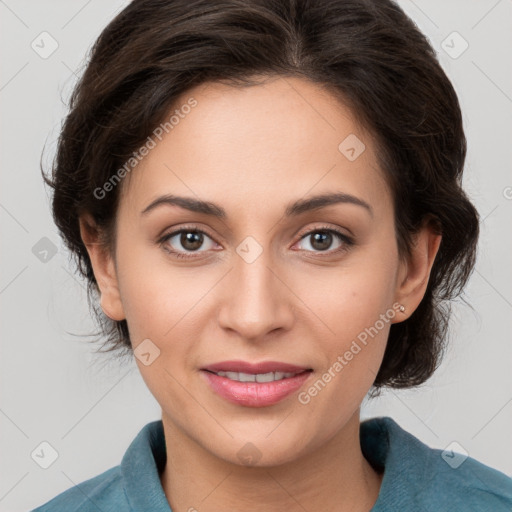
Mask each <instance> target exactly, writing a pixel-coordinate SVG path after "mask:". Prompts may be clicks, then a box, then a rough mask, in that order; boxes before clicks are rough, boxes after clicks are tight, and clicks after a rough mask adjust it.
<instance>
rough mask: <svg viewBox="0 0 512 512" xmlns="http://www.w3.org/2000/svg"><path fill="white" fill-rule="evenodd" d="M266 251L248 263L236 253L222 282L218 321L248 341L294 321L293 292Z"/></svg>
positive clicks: (289, 326) (256, 339) (284, 328)
mask: <svg viewBox="0 0 512 512" xmlns="http://www.w3.org/2000/svg"><path fill="white" fill-rule="evenodd" d="M268 253H269V251H268V250H266V251H263V252H262V253H261V254H260V255H259V256H258V257H257V258H256V259H255V261H252V262H248V261H250V260H248V261H246V260H245V259H244V258H243V257H239V256H238V255H236V256H235V258H234V266H233V269H232V270H231V272H229V274H228V276H226V281H225V283H224V287H225V289H224V294H223V297H224V300H223V301H222V304H221V308H220V311H219V319H218V320H219V324H220V326H221V327H222V328H223V329H226V330H230V331H234V332H236V333H237V334H238V335H239V336H240V337H241V338H243V339H246V340H249V341H258V340H262V339H263V338H265V336H266V335H267V334H269V333H271V332H273V331H277V330H279V329H282V330H283V331H286V330H289V329H290V328H291V326H292V324H293V321H294V313H293V311H294V307H293V298H294V294H293V293H292V291H291V290H290V289H289V288H288V286H289V285H288V283H287V279H286V276H285V275H284V274H285V273H284V271H283V270H280V268H281V267H278V266H276V265H272V266H271V264H272V262H271V261H270V258H269V257H267V254H268Z"/></svg>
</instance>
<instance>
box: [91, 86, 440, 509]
mask: <svg viewBox="0 0 512 512" xmlns="http://www.w3.org/2000/svg"><path fill="white" fill-rule="evenodd" d="M190 97H194V98H195V99H196V100H197V102H198V105H197V106H196V107H195V108H194V109H193V110H192V111H191V112H190V113H189V114H188V115H187V116H184V118H183V119H181V120H180V122H179V124H177V125H176V126H175V127H174V129H173V130H172V131H170V132H169V133H168V134H166V135H165V136H164V137H163V139H162V141H161V142H158V144H157V145H156V147H155V148H154V149H152V150H151V151H150V152H149V154H148V155H147V156H146V157H145V158H144V159H143V160H142V161H141V163H140V164H139V165H138V166H137V167H136V169H135V170H133V171H132V173H131V174H130V175H129V176H128V177H127V178H125V180H124V182H123V184H122V187H123V189H122V196H121V202H120V205H119V210H118V216H117V225H116V234H117V241H116V247H115V254H110V253H109V252H108V251H107V250H105V249H104V248H102V246H101V245H100V244H99V243H98V231H97V230H96V229H95V228H94V224H93V222H92V220H91V218H90V217H89V216H87V215H85V216H83V217H82V218H81V230H82V237H83V239H84V242H85V244H86V246H87V248H88V251H89V255H90V257H91V261H92V265H93V269H94V274H95V276H96V279H97V282H98V286H99V289H100V292H101V306H102V308H103V310H104V312H105V313H106V314H107V315H108V316H109V317H110V318H112V319H114V320H122V319H126V320H127V322H128V326H129V330H130V335H131V339H132V344H133V346H134V348H136V347H137V346H138V344H139V343H141V342H142V341H143V340H145V339H147V338H149V339H150V340H151V341H152V342H153V343H154V344H155V345H156V346H157V347H158V348H159V350H160V355H159V357H157V358H156V359H155V360H154V362H152V363H151V364H150V365H148V366H146V365H144V364H142V362H141V361H139V360H138V359H136V361H137V364H138V367H139V369H140V372H141V374H142V377H143V378H144V381H145V382H146V384H147V386H148V388H149V389H150V391H151V392H152V394H153V395H154V396H155V398H156V400H157V401H158V402H159V404H160V405H161V407H162V421H163V425H164V430H165V437H166V444H167V465H166V467H165V471H164V472H163V474H162V475H161V483H162V487H163V489H164V492H165V494H166V496H167V498H168V500H169V502H170V505H171V507H172V510H173V511H176V512H185V511H189V510H194V509H197V510H201V511H202V512H203V511H218V510H229V511H231V510H232V511H234V510H245V511H247V512H248V511H256V510H265V511H270V512H272V511H278V510H279V511H282V510H283V507H285V509H286V510H289V511H304V510H310V511H311V510H324V511H335V510H336V511H338V512H340V511H349V510H350V511H368V510H370V509H371V507H372V505H373V504H374V503H375V501H376V499H377V496H378V492H379V489H380V485H381V481H382V474H379V473H378V472H376V471H375V470H374V469H373V468H372V467H371V466H370V465H369V463H368V462H367V461H366V459H365V458H364V456H363V455H362V453H361V449H360V445H359V412H360V405H361V402H362V400H363V398H364V397H365V395H366V393H367V392H368V390H369V389H370V387H371V385H372V383H373V381H374V379H375V375H376V374H377V371H378V369H379V366H380V364H381V362H382V358H383V354H384V349H385V346H386V341H387V338H388V334H389V328H390V325H391V323H394V322H400V321H403V320H405V319H406V318H407V317H408V316H409V315H411V314H412V313H413V312H414V310H415V309H416V307H417V306H418V304H419V303H420V301H421V299H422V298H423V296H424V293H425V289H426V286H427V282H428V277H429V273H430V269H431V267H432V263H433V261H434V258H435V255H436V253H437V250H438V247H439V243H440V236H439V235H436V234H434V233H433V231H432V230H431V229H430V227H429V226H428V225H426V226H425V227H424V228H423V229H422V230H421V231H420V232H419V233H418V235H417V236H416V238H415V244H414V246H413V249H412V253H411V255H410V257H407V258H405V259H403V258H400V257H399V254H398V250H397V241H396V234H395V229H394V215H395V212H394V211H393V204H392V196H391V192H390V190H389V188H388V185H387V183H386V180H385V177H384V175H383V173H382V171H381V170H380V169H379V168H378V165H377V159H376V154H375V152H374V144H373V141H372V138H371V136H370V135H369V134H368V133H366V132H365V131H364V130H363V129H362V127H360V126H359V125H358V124H357V123H356V122H355V120H354V119H353V116H352V115H351V112H350V110H349V109H348V108H347V107H346V106H344V105H343V104H341V103H339V102H338V101H337V100H336V99H335V98H334V97H333V96H331V95H330V94H329V93H328V92H326V91H325V90H322V89H321V88H319V87H318V86H317V85H315V84H312V83H310V82H308V81H305V80H302V79H298V78H282V77H279V78H275V77H274V78H273V79H269V80H267V81H266V82H264V83H262V84H261V85H257V86H253V87H248V88H242V89H237V88H234V87H230V86H228V85H222V84H218V83H216V84H215V83H208V84H202V85H200V86H198V87H196V88H194V89H191V90H189V91H187V93H186V94H184V95H183V96H182V98H181V99H180V101H178V103H177V104H178V105H182V104H184V103H186V101H187V99H188V98H190ZM349 134H355V135H356V136H357V137H358V138H359V139H360V140H361V141H363V142H364V144H365V146H366V149H365V151H364V152H363V153H362V154H361V155H360V156H359V157H358V158H356V159H355V160H354V161H350V160H349V159H347V158H346V156H345V155H344V154H342V153H341V152H340V151H339V149H338V146H339V144H340V142H341V141H343V140H344V139H345V138H346V137H347V136H348V135H349ZM333 191H337V192H343V193H345V194H351V195H353V196H356V197H357V198H360V199H362V200H363V201H365V202H366V203H368V204H369V205H370V207H371V210H372V212H371V213H370V212H369V211H368V210H367V209H366V208H364V207H362V206H359V205H355V204H348V203H340V204H335V205H330V206H327V207H324V208H320V209H317V210H312V211H307V212H304V213H302V214H300V215H299V216H295V217H290V218H287V217H285V216H284V211H285V208H286V206H287V205H288V204H289V203H291V202H293V201H295V200H297V199H301V198H308V197H311V196H313V195H317V194H322V193H331V192H333ZM171 193H172V194H175V195H179V196H187V197H193V198H196V199H197V198H200V199H202V200H207V201H210V202H213V203H215V204H218V205H219V206H222V208H224V209H225V210H226V213H227V216H226V218H224V219H217V218H213V217H210V216H208V215H205V214H203V213H195V212H191V211H188V210H186V209H182V208H179V207H177V206H172V205H163V206H160V207H158V208H155V209H154V210H152V211H151V212H149V213H148V214H146V215H142V214H141V212H142V211H143V210H144V209H145V208H146V207H147V206H148V204H149V203H151V202H152V201H153V200H154V199H155V198H157V197H159V196H161V195H163V194H171ZM105 200H108V199H105ZM190 224H192V225H193V227H197V228H198V229H202V230H205V231H206V232H207V235H206V236H205V237H204V239H203V244H202V245H200V244H198V245H199V249H196V250H195V252H194V248H193V245H192V249H190V247H191V245H190V244H189V245H183V244H182V243H180V236H179V235H178V236H175V237H174V238H172V239H171V240H168V241H167V242H165V243H164V244H161V243H159V242H158V240H159V239H160V237H161V236H162V235H164V234H166V233H170V232H172V231H174V230H176V229H179V228H180V227H182V226H185V225H186V226H187V227H190V226H189V225H190ZM326 227H328V228H335V229H339V230H340V231H341V232H342V233H343V234H345V235H347V236H351V237H352V239H353V242H354V244H353V245H351V246H349V245H347V244H346V243H345V242H344V241H342V240H339V239H338V238H337V237H336V236H335V235H333V237H332V240H331V243H330V245H329V243H328V242H327V248H326V249H324V250H322V246H321V245H320V244H318V243H316V244H315V240H314V238H313V237H312V236H311V234H310V235H308V236H305V237H303V238H302V239H301V237H302V235H303V234H305V233H307V232H311V231H314V232H316V231H315V230H319V231H322V228H323V229H325V228H326ZM248 236H250V237H253V238H254V239H255V240H256V241H257V242H258V244H259V245H260V247H261V250H262V252H261V254H260V255H259V257H257V258H256V259H255V261H253V262H251V263H248V262H247V261H246V260H244V259H243V258H242V257H241V256H239V254H238V253H237V252H236V249H237V247H239V245H240V244H241V242H242V241H243V240H244V239H245V238H246V237H248ZM319 247H320V248H319ZM339 247H341V248H342V249H344V250H342V251H341V252H337V253H336V252H335V251H336V249H338V248H339ZM169 248H172V249H174V250H176V251H178V252H181V253H188V254H191V255H192V256H194V258H193V259H188V260H186V259H185V260H184V259H178V258H176V257H173V256H172V255H171V254H170V253H169V252H168V250H167V249H169ZM252 250H253V249H252ZM396 302H399V303H401V304H403V305H404V306H405V307H406V310H405V312H403V313H401V312H397V313H396V315H395V316H394V318H393V319H392V320H390V321H389V322H388V323H386V324H385V326H384V328H382V329H381V330H380V331H379V332H378V335H376V336H375V337H374V338H372V339H371V341H370V342H369V343H368V344H367V345H366V346H365V347H364V348H363V349H362V350H361V351H360V352H359V353H358V354H357V355H355V356H354V358H353V359H352V360H351V361H350V362H349V363H348V364H347V365H346V366H344V368H343V370H342V371H341V372H339V373H338V374H337V375H336V377H335V378H333V379H332V380H331V382H329V383H328V385H326V386H325V387H324V388H323V389H322V391H321V392H319V393H318V394H317V396H315V397H312V398H311V401H310V402H309V403H307V404H305V405H304V404H301V403H300V402H299V401H298V399H297V393H294V394H292V395H291V396H288V397H287V398H285V399H284V400H282V401H281V402H279V403H277V404H275V405H272V406H267V407H261V408H251V407H244V406H241V405H236V404H232V403H230V402H227V401H226V400H225V399H223V398H222V397H220V396H218V395H217V394H216V393H214V392H213V391H212V390H211V389H210V388H209V386H208V385H207V384H206V383H205V380H204V379H203V378H202V375H201V372H200V368H201V367H204V366H205V365H207V364H211V363H214V362H219V361H224V360H231V359H242V360H246V361H251V362H260V361H269V360H273V361H281V362H288V363H292V364H297V365H301V366H305V367H309V368H312V369H313V372H312V374H311V376H310V378H309V379H308V381H307V382H306V383H305V384H304V386H303V387H302V388H301V390H299V391H304V390H305V389H307V388H308V387H310V386H311V385H312V383H314V382H315V381H316V380H317V379H318V378H319V377H320V376H322V374H323V373H324V372H326V371H327V370H328V369H329V368H330V367H332V365H333V363H334V362H335V361H336V360H337V357H338V356H339V355H343V354H344V353H345V352H346V351H347V350H348V349H349V348H350V345H351V343H352V341H353V340H354V339H356V337H357V335H358V334H359V333H360V332H362V331H364V329H365V328H368V327H370V326H373V325H375V323H376V321H377V320H378V319H379V315H381V314H384V313H385V312H386V311H387V310H389V309H392V307H393V304H394V303H396ZM248 442H250V443H252V444H253V445H255V446H256V447H257V450H258V451H259V454H260V459H259V460H258V461H257V462H256V463H255V464H254V465H251V464H249V463H245V462H243V461H241V460H240V459H239V457H238V456H237V454H238V452H239V450H240V449H241V448H242V447H243V446H244V445H246V443H248Z"/></svg>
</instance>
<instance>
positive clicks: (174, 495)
mask: <svg viewBox="0 0 512 512" xmlns="http://www.w3.org/2000/svg"><path fill="white" fill-rule="evenodd" d="M162 421H163V424H164V432H165V440H166V446H167V463H166V466H165V469H164V471H163V473H162V474H161V476H160V480H161V483H162V487H163V489H164V492H165V495H166V496H167V500H168V501H169V503H170V505H171V508H172V510H173V512H194V510H200V511H201V512H210V511H212V512H213V511H218V510H244V511H245V512H253V511H254V512H256V511H260V510H265V511H268V512H277V511H279V512H282V510H283V507H286V509H288V510H289V511H290V512H291V511H295V510H297V511H302V512H303V511H304V510H323V511H324V512H334V511H336V512H348V511H351V512H369V511H370V510H371V508H372V506H373V504H374V503H375V501H376V500H377V497H378V494H379V490H380V485H381V482H382V474H379V473H377V472H376V471H375V470H374V469H373V468H372V467H371V465H370V464H369V463H368V461H367V460H366V459H365V458H364V456H363V454H362V452H361V447H360V442H359V410H357V412H356V414H354V416H353V417H352V418H351V419H350V420H349V421H348V422H347V424H346V425H345V426H344V427H343V429H342V430H341V431H339V432H338V433H337V434H336V435H335V436H334V437H333V438H331V439H330V440H329V441H328V442H327V443H326V444H324V445H323V446H322V447H321V448H320V449H316V450H313V452H312V453H308V454H306V455H304V456H302V457H300V458H299V459H295V460H293V461H291V462H288V463H284V464H281V465H278V466H271V467H254V466H252V467H251V466H250V467H247V466H240V465H238V464H233V463H231V462H229V461H226V460H223V459H220V458H218V457H216V456H215V455H214V454H212V453H211V452H210V451H208V450H206V449H205V448H203V447H202V446H201V445H199V444H198V443H197V442H196V441H194V440H193V439H191V438H190V437H188V436H186V435H185V434H184V432H183V431H182V430H180V429H179V428H177V427H176V426H175V425H174V424H173V423H172V422H171V421H168V420H166V418H165V416H163V417H162Z"/></svg>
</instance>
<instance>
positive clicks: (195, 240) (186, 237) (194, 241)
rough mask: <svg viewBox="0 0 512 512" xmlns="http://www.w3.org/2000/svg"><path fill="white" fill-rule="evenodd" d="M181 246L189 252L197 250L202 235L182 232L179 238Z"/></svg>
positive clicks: (193, 232)
mask: <svg viewBox="0 0 512 512" xmlns="http://www.w3.org/2000/svg"><path fill="white" fill-rule="evenodd" d="M180 242H181V245H182V246H183V247H184V248H185V249H187V250H190V251H194V250H196V249H199V248H200V247H201V245H202V243H203V234H202V233H198V232H196V231H184V232H183V233H182V234H181V237H180Z"/></svg>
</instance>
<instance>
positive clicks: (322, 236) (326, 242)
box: [311, 232, 332, 250]
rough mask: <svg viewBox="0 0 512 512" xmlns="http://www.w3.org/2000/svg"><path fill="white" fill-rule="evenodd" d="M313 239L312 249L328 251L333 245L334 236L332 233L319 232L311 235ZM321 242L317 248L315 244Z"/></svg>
mask: <svg viewBox="0 0 512 512" xmlns="http://www.w3.org/2000/svg"><path fill="white" fill-rule="evenodd" d="M311 236H312V237H313V243H312V244H311V245H312V247H314V248H315V249H319V250H325V249H328V248H329V247H330V246H331V243H332V240H331V239H332V235H331V233H326V232H317V233H314V234H313V235H311ZM317 242H319V245H318V246H315V244H316V243H317Z"/></svg>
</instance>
